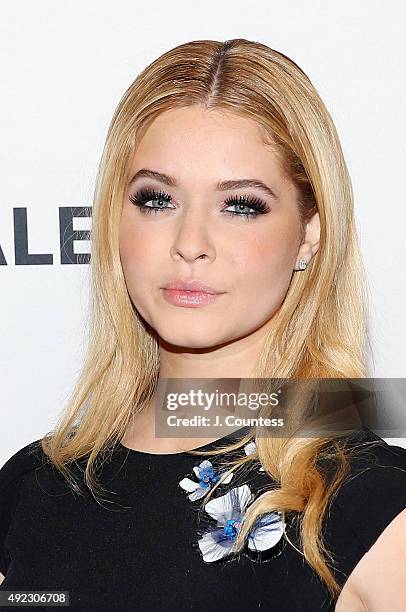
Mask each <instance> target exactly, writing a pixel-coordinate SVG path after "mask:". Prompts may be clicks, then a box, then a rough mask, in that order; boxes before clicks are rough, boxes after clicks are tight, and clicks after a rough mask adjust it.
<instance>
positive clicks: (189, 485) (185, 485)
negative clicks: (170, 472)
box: [179, 478, 200, 493]
mask: <svg viewBox="0 0 406 612" xmlns="http://www.w3.org/2000/svg"><path fill="white" fill-rule="evenodd" d="M179 486H180V487H182V489H184V490H185V491H188V492H189V493H191V492H193V491H196V489H199V488H200V485H199V483H198V482H194V480H191V479H190V478H183V479H182V480H181V481H180V483H179Z"/></svg>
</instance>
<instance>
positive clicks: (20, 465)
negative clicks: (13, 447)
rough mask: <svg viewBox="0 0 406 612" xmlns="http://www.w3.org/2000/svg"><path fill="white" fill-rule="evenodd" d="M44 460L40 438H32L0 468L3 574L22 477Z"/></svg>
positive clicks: (1, 568)
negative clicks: (8, 538)
mask: <svg viewBox="0 0 406 612" xmlns="http://www.w3.org/2000/svg"><path fill="white" fill-rule="evenodd" d="M45 461H46V455H45V453H44V451H43V450H42V446H41V440H34V441H33V442H30V443H29V444H27V445H26V446H24V447H23V448H20V449H19V450H18V451H17V452H15V453H14V454H13V455H12V456H11V457H10V458H9V459H8V460H7V461H6V462H5V463H4V465H3V466H2V467H1V468H0V572H2V573H3V574H5V573H6V571H7V568H8V565H9V561H10V559H9V556H8V553H7V546H6V540H7V534H8V531H9V528H10V525H11V522H12V520H13V517H14V515H15V511H16V508H17V506H18V503H19V500H20V496H21V490H22V484H23V480H24V477H25V476H26V475H27V474H30V473H32V472H34V471H35V470H36V469H37V468H39V467H41V466H42V465H44V463H45Z"/></svg>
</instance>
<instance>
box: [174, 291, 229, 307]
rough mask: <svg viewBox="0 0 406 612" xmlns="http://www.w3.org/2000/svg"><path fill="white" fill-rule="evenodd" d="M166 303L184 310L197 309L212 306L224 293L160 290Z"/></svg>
mask: <svg viewBox="0 0 406 612" xmlns="http://www.w3.org/2000/svg"><path fill="white" fill-rule="evenodd" d="M162 291H163V296H164V298H165V300H166V301H167V302H169V303H170V304H173V305H174V306H184V307H186V308H199V307H200V306H206V305H207V304H212V303H213V302H214V301H215V300H216V299H217V298H219V297H220V296H221V295H224V293H206V292H205V291H187V290H186V289H162Z"/></svg>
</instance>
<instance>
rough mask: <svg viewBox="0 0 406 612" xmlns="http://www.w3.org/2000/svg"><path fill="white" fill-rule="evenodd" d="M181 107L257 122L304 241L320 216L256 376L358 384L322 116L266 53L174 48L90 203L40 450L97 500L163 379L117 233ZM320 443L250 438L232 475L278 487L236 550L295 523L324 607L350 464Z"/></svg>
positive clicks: (337, 172) (251, 46) (205, 44)
mask: <svg viewBox="0 0 406 612" xmlns="http://www.w3.org/2000/svg"><path fill="white" fill-rule="evenodd" d="M191 105H201V106H202V107H203V108H205V109H218V110H223V111H229V112H232V113H235V114H237V115H239V116H242V117H244V118H249V119H251V120H253V121H255V122H256V124H257V125H258V126H259V128H260V129H261V132H262V133H263V136H264V143H267V144H272V146H274V150H275V152H276V154H277V157H278V159H279V162H280V164H281V169H282V170H283V172H284V173H285V175H286V176H287V177H288V178H289V179H290V180H291V181H292V182H293V183H294V185H295V186H296V188H297V191H298V194H299V197H298V207H299V211H300V217H301V221H302V229H303V232H304V227H305V224H306V222H307V221H308V220H309V219H310V218H311V216H312V215H313V214H314V213H315V212H317V211H318V212H319V215H320V226H321V237H320V248H319V251H318V253H317V254H316V256H315V257H313V259H312V260H311V261H310V263H309V265H308V267H307V270H306V272H305V273H299V274H294V275H293V277H292V281H291V284H290V287H289V290H288V292H287V294H286V297H285V299H284V302H283V304H282V305H281V307H280V309H279V310H278V312H277V313H276V314H275V317H274V321H275V325H274V326H273V328H272V330H271V332H270V333H269V338H268V342H267V343H266V345H265V348H264V351H263V353H262V355H261V358H260V360H259V362H258V364H257V367H256V371H255V375H256V376H257V377H258V378H267V377H274V378H281V379H283V378H298V379H302V378H303V379H312V378H314V379H316V378H363V377H365V376H367V375H368V372H367V365H366V355H367V349H368V346H369V337H368V332H367V325H366V321H367V312H366V307H367V306H366V305H367V303H368V302H367V297H368V296H367V291H366V280H365V275H364V269H363V263H362V259H361V255H360V248H359V244H358V239H357V233H356V227H355V221H354V214H353V191H352V186H351V181H350V177H349V174H348V170H347V166H346V163H345V160H344V157H343V153H342V149H341V146H340V142H339V138H338V135H337V132H336V129H335V127H334V124H333V121H332V119H331V117H330V114H329V113H328V111H327V109H326V107H325V105H324V104H323V102H322V100H321V98H320V97H319V95H318V93H317V91H316V90H315V88H314V87H313V85H312V83H311V82H310V80H309V78H308V77H307V75H306V74H305V73H304V72H303V70H301V69H300V68H299V67H298V66H297V65H296V64H295V62H293V61H292V60H291V59H289V58H288V57H286V56H285V55H283V54H282V53H280V52H278V51H275V50H273V49H271V48H269V47H267V46H266V45H264V44H261V43H258V42H253V41H249V40H246V39H233V40H227V41H225V42H218V41H212V40H197V41H192V42H188V43H185V44H181V45H179V46H177V47H176V48H174V49H171V50H170V51H168V52H166V53H164V54H163V55H161V57H159V58H158V59H156V60H155V61H153V62H152V63H151V64H150V65H149V66H147V67H146V68H145V69H144V70H143V71H142V72H141V73H140V74H139V76H137V78H136V79H135V81H134V82H133V83H132V84H131V85H130V87H129V88H128V89H127V91H126V92H125V93H124V95H123V97H122V99H121V100H120V102H119V104H118V106H117V109H116V111H115V113H114V116H113V118H112V121H111V124H110V127H109V130H108V134H107V138H106V143H105V146H104V150H103V154H102V158H101V161H100V166H99V171H98V175H97V180H96V187H95V193H94V202H93V214H92V216H93V224H92V230H91V287H90V309H89V313H90V317H89V321H88V330H89V335H88V338H87V341H88V351H87V355H86V358H85V362H84V365H83V368H82V370H81V371H80V374H79V376H78V379H77V381H76V384H75V387H74V390H73V392H72V394H71V397H70V398H69V401H68V403H67V406H66V409H65V410H64V411H63V413H62V414H61V416H60V418H59V420H58V422H57V425H56V427H55V429H54V430H53V431H52V432H50V433H48V434H47V435H46V436H44V437H43V438H42V440H41V443H42V448H43V450H44V451H45V453H46V454H47V455H48V457H49V459H50V460H51V461H52V463H53V464H54V465H55V466H56V467H57V468H58V470H59V471H60V472H61V473H62V474H63V475H64V476H65V478H66V479H67V480H68V482H69V483H70V485H71V486H72V487H73V488H74V489H75V490H77V484H76V482H75V479H74V478H73V477H72V474H71V472H70V470H69V468H68V463H69V462H70V461H75V460H76V459H79V458H82V457H85V456H86V457H88V458H87V461H86V470H85V482H86V485H87V486H88V487H89V489H90V490H91V491H92V493H93V495H95V497H97V495H98V491H100V490H101V489H102V487H101V486H100V483H99V481H98V480H97V478H96V476H95V473H96V467H97V465H98V463H99V461H100V462H101V463H102V462H103V461H104V460H105V459H106V456H107V454H108V452H110V451H111V449H112V448H114V446H115V444H117V443H118V442H119V441H120V440H121V438H122V437H123V436H124V434H125V432H126V429H127V427H128V425H129V424H130V422H131V420H132V419H133V417H134V415H135V414H138V413H139V412H140V411H141V410H142V409H143V407H144V406H145V405H146V402H148V401H150V399H151V398H152V396H153V392H154V389H155V387H156V384H157V381H158V377H159V346H158V338H157V335H156V333H155V332H154V330H153V329H150V328H149V327H148V326H147V325H146V324H145V322H142V320H141V319H140V317H139V316H138V313H137V311H136V309H135V307H134V305H133V304H132V302H131V299H130V297H129V294H128V291H127V288H126V284H125V279H124V276H123V270H122V266H121V262H120V257H119V221H120V216H121V210H122V205H123V199H124V192H125V189H126V186H127V184H128V181H129V178H130V177H129V172H130V166H131V162H132V160H133V156H134V153H135V150H136V147H137V144H138V143H139V142H140V140H141V138H142V136H143V134H144V133H145V131H146V129H147V128H148V126H149V125H150V124H151V122H152V121H153V120H154V119H155V118H156V117H157V116H158V115H160V114H161V113H163V112H165V111H167V110H170V109H174V108H182V107H188V106H191ZM252 439H253V432H250V433H249V434H247V435H246V436H244V437H243V438H242V439H241V440H239V441H238V442H237V443H234V444H231V445H228V446H226V447H224V448H221V449H219V450H217V451H216V452H214V451H213V453H214V454H216V453H224V452H226V451H228V450H233V449H239V448H242V446H243V445H245V444H246V443H247V442H248V441H249V440H252ZM328 441H330V442H331V440H329V439H327V438H325V437H322V438H321V437H307V438H298V437H297V436H295V437H291V438H284V439H277V438H267V437H258V438H257V439H256V442H257V450H256V452H254V453H253V454H252V455H249V456H246V455H245V454H244V457H243V458H242V459H240V460H239V461H237V462H235V463H233V464H232V466H231V468H230V469H238V468H239V467H240V466H241V465H243V464H247V463H249V462H253V461H255V460H258V459H259V460H260V461H261V463H262V465H263V466H264V468H265V470H266V471H267V472H268V474H270V475H271V476H272V478H273V479H274V480H275V481H276V482H277V483H278V485H279V488H277V489H273V490H269V491H266V492H265V494H263V495H261V497H260V498H259V499H258V500H256V502H255V503H253V504H252V505H251V507H250V508H249V511H248V512H247V515H246V520H245V521H244V524H243V527H242V529H241V530H240V532H239V534H238V537H237V539H236V542H235V550H236V551H238V550H240V549H241V548H242V547H243V545H244V541H245V538H246V535H247V533H248V531H249V530H250V528H251V527H252V525H253V522H254V521H255V520H256V519H257V518H258V517H259V516H260V515H262V514H263V513H268V512H270V511H280V512H283V513H287V512H292V513H294V514H295V515H297V516H298V517H299V518H300V525H301V530H300V534H301V541H302V545H303V555H304V557H305V559H306V560H307V562H308V563H309V564H310V565H311V566H312V567H313V568H314V570H315V571H316V572H317V574H318V575H319V577H320V578H321V579H322V581H323V582H324V583H325V585H326V586H327V587H328V589H329V591H330V592H331V593H332V594H333V595H334V594H337V593H338V592H339V590H340V587H339V585H338V584H337V582H336V580H335V578H334V575H333V573H332V572H331V570H330V568H329V566H328V563H327V562H326V559H325V556H327V557H329V558H330V559H331V555H330V554H329V551H328V550H327V549H326V548H325V546H324V543H323V539H322V534H321V527H322V520H323V516H324V514H325V512H326V509H327V507H328V503H329V500H330V499H331V497H332V495H333V493H334V491H336V490H337V488H338V487H339V485H340V483H341V482H342V481H343V478H344V477H345V475H346V474H347V473H348V471H349V462H348V457H347V451H346V447H345V445H343V444H342V443H341V442H340V440H336V441H334V442H333V446H331V443H330V445H327V444H326V442H328ZM190 452H191V453H192V454H197V455H198V454H199V452H198V451H190ZM205 454H207V452H206V453H205ZM332 456H333V457H334V458H335V459H336V460H337V469H336V471H335V472H334V477H333V478H332V479H330V480H329V482H327V479H326V478H325V477H324V475H323V472H322V471H321V470H320V469H319V466H318V465H317V461H316V460H319V459H323V458H328V457H330V458H331V457H332ZM215 488H216V487H215ZM215 488H214V489H212V490H211V491H210V493H209V496H210V495H212V494H213V492H214V490H215ZM204 501H205V500H204Z"/></svg>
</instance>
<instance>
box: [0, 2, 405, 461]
mask: <svg viewBox="0 0 406 612" xmlns="http://www.w3.org/2000/svg"><path fill="white" fill-rule="evenodd" d="M405 17H406V10H405V8H404V4H403V3H401V2H400V1H398V2H396V1H395V0H387V1H386V2H377V1H369V2H362V1H358V2H354V0H351V1H350V0H340V2H338V1H334V2H325V0H324V1H323V0H317V1H315V0H312V1H311V2H310V1H307V2H306V1H301V0H295V1H292V0H291V1H290V2H286V3H282V2H276V1H273V0H261V1H259V0H257V1H256V2H255V3H252V2H246V1H240V0H232V1H230V0H224V1H223V2H218V1H215V2H214V1H213V0H206V1H205V2H182V1H178V2H164V1H163V0H156V1H155V2H153V3H147V4H145V3H141V2H135V1H134V0H132V1H127V0H115V2H111V1H106V0H97V1H96V0H94V1H91V0H81V1H80V2H79V1H77V2H63V1H61V0H36V2H32V1H30V0H20V1H19V2H15V1H13V0H3V2H2V4H1V8H0V54H1V75H2V95H1V99H0V105H1V113H0V122H1V139H0V155H1V158H0V163H1V175H2V179H1V204H0V245H1V247H2V250H3V252H4V255H5V258H6V260H7V264H8V265H5V266H0V282H1V301H0V308H1V312H0V314H1V317H0V334H1V352H0V376H1V384H0V410H1V414H0V465H2V464H3V463H4V462H5V461H6V459H7V458H8V457H9V456H11V454H13V453H14V452H15V451H17V450H18V449H19V448H21V447H22V446H25V445H26V444H28V442H30V441H32V440H35V439H38V438H39V437H41V436H42V435H43V434H44V433H45V432H46V431H49V430H50V429H51V428H52V427H53V424H54V422H55V419H56V416H57V414H58V413H59V412H60V411H61V410H62V407H63V405H64V403H65V401H66V398H67V396H68V393H69V391H70V389H71V387H72V384H73V380H74V378H75V376H76V374H77V373H78V371H79V369H80V366H81V363H82V357H83V351H84V318H85V316H86V305H87V299H88V295H87V282H88V280H87V272H88V266H87V264H78V265H61V263H60V255H59V227H58V208H59V207H61V206H91V205H92V201H91V198H92V191H93V186H94V179H95V173H96V168H97V164H98V161H99V157H100V155H101V151H102V147H103V143H104V139H105V135H106V131H107V127H108V124H109V121H110V118H111V116H112V114H113V111H114V109H115V107H116V105H117V103H118V101H119V99H120V97H121V95H122V94H123V92H124V91H125V89H126V88H127V87H128V85H129V84H130V83H131V82H132V81H133V80H134V78H135V77H136V75H137V74H138V73H139V72H140V71H141V70H142V69H143V68H144V67H145V66H146V65H147V64H148V63H150V62H151V61H152V60H154V59H155V58H156V57H158V56H159V55H160V54H161V53H163V52H164V51H166V50H168V49H170V48H172V47H174V46H176V45H178V44H180V43H182V42H186V41H189V40H195V39H202V38H210V39H216V40H225V39H228V38H235V37H243V38H248V39H252V40H258V41H260V42H263V43H265V44H267V45H269V46H271V47H273V48H275V49H277V50H279V51H281V52H283V53H285V54H287V55H288V56H290V57H291V58H292V59H293V60H294V61H296V62H297V63H298V64H299V65H300V66H301V67H302V68H303V69H304V70H305V72H306V73H307V74H308V75H309V77H310V78H311V80H312V81H313V83H314V85H315V86H316V88H317V89H318V91H319V92H320V94H321V96H322V97H323V99H324V101H325V103H326V105H327V107H328V109H329V110H330V112H331V115H332V116H333V119H334V120H335V123H336V126H337V129H338V132H339V134H340V137H341V141H342V145H343V148H344V153H345V155H346V159H347V163H348V166H349V169H350V173H351V176H352V180H353V185H354V191H355V204H356V217H357V224H358V228H359V232H360V236H361V244H362V249H363V253H364V257H365V261H366V266H367V272H368V277H369V284H370V292H371V299H372V321H371V329H372V334H373V339H374V375H375V376H376V377H382V378H384V377H387V378H389V377H390V378H401V377H405V375H406V359H405V357H406V351H405V329H404V323H405V317H404V313H405V311H406V295H405V293H406V292H405V271H404V261H405V253H404V245H405V236H406V214H405V207H406V197H405V196H406V184H405V180H404V176H403V172H404V166H405V147H406V145H405V142H406V130H405V127H406V120H405V75H404V66H405V60H406V57H405V55H406V54H405V47H406V41H405V36H404V24H405ZM18 207H26V208H27V214H28V240H29V251H30V253H52V254H53V264H52V265H23V266H21V265H19V266H18V265H15V263H14V243H13V240H14V232H13V209H14V208H18ZM85 221H86V220H80V222H79V220H78V221H77V222H75V223H76V225H75V226H74V228H77V229H86V227H87V228H88V227H89V226H88V225H86V223H85ZM75 244H76V247H75V248H76V252H78V253H79V252H83V251H86V250H87V247H88V243H83V242H82V243H75ZM396 400H397V401H398V409H399V410H400V411H403V412H405V400H404V398H403V396H402V395H401V394H400V397H399V393H398V395H397V398H396ZM393 443H395V444H399V445H403V446H406V444H405V440H401V441H399V439H397V440H393Z"/></svg>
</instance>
